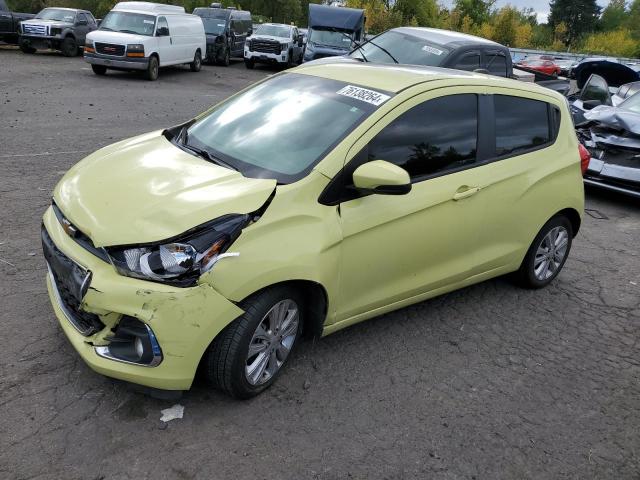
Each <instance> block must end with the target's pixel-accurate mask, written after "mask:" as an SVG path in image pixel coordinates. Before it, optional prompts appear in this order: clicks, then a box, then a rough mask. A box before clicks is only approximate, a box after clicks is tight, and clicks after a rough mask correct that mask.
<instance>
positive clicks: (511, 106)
mask: <svg viewBox="0 0 640 480" xmlns="http://www.w3.org/2000/svg"><path fill="white" fill-rule="evenodd" d="M494 107H495V131H496V152H495V153H496V156H497V157H504V156H507V155H515V154H518V153H523V152H526V151H531V150H535V149H538V148H543V147H544V146H547V145H549V144H551V143H552V142H553V141H554V140H555V137H556V136H557V133H558V127H559V125H560V110H559V109H557V108H556V107H552V106H551V105H549V104H548V103H547V102H543V101H539V100H533V99H530V98H522V97H512V96H509V95H494Z"/></svg>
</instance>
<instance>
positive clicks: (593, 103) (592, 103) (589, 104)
mask: <svg viewBox="0 0 640 480" xmlns="http://www.w3.org/2000/svg"><path fill="white" fill-rule="evenodd" d="M599 105H602V102H601V101H600V100H585V101H584V102H582V108H583V109H585V110H593V109H594V108H595V107H597V106H599Z"/></svg>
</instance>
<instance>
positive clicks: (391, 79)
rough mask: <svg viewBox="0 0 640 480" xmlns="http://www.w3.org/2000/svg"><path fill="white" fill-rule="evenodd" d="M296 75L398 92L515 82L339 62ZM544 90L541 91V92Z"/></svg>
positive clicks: (301, 69)
mask: <svg viewBox="0 0 640 480" xmlns="http://www.w3.org/2000/svg"><path fill="white" fill-rule="evenodd" d="M293 71H294V72H295V73H302V74H305V75H313V76H316V77H322V78H329V79H332V80H339V81H341V82H348V83H355V84H356V85H360V86H363V87H367V88H372V89H376V90H385V91H387V92H393V93H397V92H400V91H402V90H404V89H406V88H409V87H412V86H414V85H417V84H419V83H424V82H428V81H434V80H461V79H467V80H468V79H476V80H485V81H486V83H487V84H491V83H493V84H496V85H500V84H501V85H504V84H508V85H513V83H512V82H516V81H515V80H511V79H505V78H500V77H495V76H492V75H485V74H481V73H474V72H467V71H464V70H454V69H450V68H440V67H423V66H412V65H390V64H372V63H361V62H353V63H351V62H340V61H337V62H336V63H322V64H321V63H318V64H313V63H310V64H302V65H301V66H299V67H297V68H295V69H294V70H293ZM527 87H528V88H531V90H535V91H536V92H538V91H539V89H538V88H536V86H534V85H530V84H527ZM541 90H544V89H541Z"/></svg>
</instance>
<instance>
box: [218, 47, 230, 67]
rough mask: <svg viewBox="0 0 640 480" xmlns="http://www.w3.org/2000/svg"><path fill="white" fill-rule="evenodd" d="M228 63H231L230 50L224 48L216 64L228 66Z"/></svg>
mask: <svg viewBox="0 0 640 480" xmlns="http://www.w3.org/2000/svg"><path fill="white" fill-rule="evenodd" d="M230 63H231V51H230V50H229V49H228V48H225V49H224V54H223V55H222V58H221V59H220V60H218V65H222V66H223V67H228V66H229V64H230Z"/></svg>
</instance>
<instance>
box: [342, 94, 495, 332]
mask: <svg viewBox="0 0 640 480" xmlns="http://www.w3.org/2000/svg"><path fill="white" fill-rule="evenodd" d="M438 92H440V93H438V94H437V95H438V96H437V97H434V94H433V93H429V94H423V95H420V96H417V97H414V98H413V99H411V100H409V101H407V102H405V104H403V105H401V106H399V107H397V108H396V109H395V110H394V111H393V112H391V113H390V114H389V115H387V116H386V117H385V118H384V119H383V120H381V121H380V122H379V123H378V124H377V125H376V126H375V127H373V128H372V129H371V130H370V131H369V132H368V133H367V134H366V135H365V136H363V137H362V138H361V139H360V140H359V141H358V142H357V143H356V145H354V148H353V149H352V152H350V156H352V160H351V161H350V162H349V164H348V165H347V166H346V167H345V171H346V172H350V171H353V170H355V168H356V167H357V166H358V165H359V164H362V163H364V162H366V161H372V160H386V161H389V162H392V163H394V164H396V165H398V166H401V167H403V168H404V169H405V170H407V171H408V172H409V175H410V177H411V180H412V190H411V191H410V192H409V193H408V194H406V195H398V196H391V195H368V196H361V197H359V198H353V199H352V200H348V201H344V202H342V203H341V204H340V213H341V218H342V228H343V238H344V239H343V244H342V266H341V281H340V292H341V293H340V295H341V296H340V304H339V307H338V312H337V317H336V320H337V321H340V320H345V319H348V318H350V317H353V316H356V315H358V314H361V313H365V312H368V311H372V310H375V309H377V308H380V307H384V306H386V305H390V304H393V303H395V302H398V301H401V300H404V299H407V298H410V297H413V296H417V295H420V294H422V293H425V292H429V291H433V290H437V289H439V288H442V287H445V286H447V285H451V284H454V283H456V282H460V281H462V280H465V279H466V278H468V277H469V276H470V272H471V271H472V270H473V267H474V262H475V258H474V257H475V255H474V252H475V244H476V239H477V237H478V235H479V230H480V229H481V227H482V225H481V223H482V220H481V219H482V217H483V209H484V202H483V195H482V191H479V190H478V189H477V188H476V187H477V186H476V179H475V177H476V173H475V171H476V170H477V168H483V167H482V165H483V161H482V159H480V158H478V155H477V143H478V142H477V139H478V129H479V128H482V127H481V126H480V125H479V122H478V103H479V97H478V95H476V94H475V93H470V92H469V89H466V91H465V89H463V88H451V89H447V90H446V91H443V90H438ZM350 158H351V157H350ZM485 167H486V165H485ZM346 178H350V176H349V174H348V173H347V177H346Z"/></svg>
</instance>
